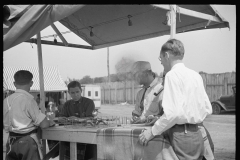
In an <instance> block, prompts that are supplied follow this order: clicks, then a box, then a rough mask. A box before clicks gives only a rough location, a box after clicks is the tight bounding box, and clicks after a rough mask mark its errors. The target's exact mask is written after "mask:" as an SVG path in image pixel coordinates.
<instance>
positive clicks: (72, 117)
mask: <svg viewBox="0 0 240 160" xmlns="http://www.w3.org/2000/svg"><path fill="white" fill-rule="evenodd" d="M77 119H79V118H78V117H76V116H71V117H68V120H77Z"/></svg>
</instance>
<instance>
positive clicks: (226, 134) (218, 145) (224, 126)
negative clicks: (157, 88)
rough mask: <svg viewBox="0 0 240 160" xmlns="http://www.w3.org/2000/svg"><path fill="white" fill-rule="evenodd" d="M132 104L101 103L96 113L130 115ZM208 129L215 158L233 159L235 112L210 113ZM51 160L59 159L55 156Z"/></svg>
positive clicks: (234, 151)
mask: <svg viewBox="0 0 240 160" xmlns="http://www.w3.org/2000/svg"><path fill="white" fill-rule="evenodd" d="M133 109H134V106H133V105H102V106H101V109H100V110H99V111H100V113H99V114H98V116H99V117H101V116H102V117H104V116H124V117H131V112H132V110H133ZM203 124H204V125H205V127H206V128H207V129H208V131H209V133H210V135H211V137H212V140H213V143H214V155H215V159H216V160H235V159H236V158H235V154H236V117H235V112H225V113H221V114H220V115H210V116H208V117H207V118H206V119H205V121H204V122H203ZM51 160H59V157H56V158H54V159H51Z"/></svg>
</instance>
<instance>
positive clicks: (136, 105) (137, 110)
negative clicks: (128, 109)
mask: <svg viewBox="0 0 240 160" xmlns="http://www.w3.org/2000/svg"><path fill="white" fill-rule="evenodd" d="M140 92H141V90H140V91H139V92H138V93H137V96H136V102H135V109H134V110H135V112H137V113H138V114H139V115H141V108H140V101H141V98H142V96H141V94H140Z"/></svg>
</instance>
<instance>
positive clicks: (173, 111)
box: [139, 39, 214, 160]
mask: <svg viewBox="0 0 240 160" xmlns="http://www.w3.org/2000/svg"><path fill="white" fill-rule="evenodd" d="M183 57H184V46H183V44H182V42H181V41H179V40H176V39H170V40H168V41H167V42H166V43H165V44H164V45H163V46H162V48H161V51H160V57H159V60H160V61H161V64H162V65H163V66H164V68H166V70H169V72H168V73H167V74H166V76H165V82H164V83H165V84H164V94H163V99H162V107H163V110H164V113H163V115H162V116H161V117H160V118H159V119H158V120H157V121H156V122H155V124H154V125H153V127H151V128H149V129H147V130H145V131H144V132H143V133H142V134H140V135H139V139H140V143H141V144H143V145H146V144H147V143H148V141H149V140H151V139H152V138H154V136H156V135H161V134H163V133H164V132H165V131H166V132H165V133H166V135H167V136H168V137H169V141H170V144H171V145H172V147H173V149H174V152H175V153H176V155H177V157H178V158H179V159H180V160H185V159H196V160H201V159H202V158H203V155H204V139H203V136H202V133H201V130H200V127H199V126H202V122H203V120H204V119H205V118H206V116H207V115H210V114H212V106H211V103H210V101H209V98H208V96H207V93H206V91H205V89H204V86H203V80H202V77H201V76H200V75H199V74H198V73H197V72H195V71H193V70H191V69H189V68H187V67H186V66H185V65H184V64H183V62H182V59H183ZM213 158H214V157H213Z"/></svg>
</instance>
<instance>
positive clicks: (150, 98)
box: [131, 61, 163, 123]
mask: <svg viewBox="0 0 240 160" xmlns="http://www.w3.org/2000/svg"><path fill="white" fill-rule="evenodd" d="M131 72H132V74H133V76H134V80H135V81H136V82H137V83H138V84H140V85H143V88H142V89H141V90H140V91H139V92H138V93H137V97H136V105H135V109H134V110H133V112H132V115H133V118H132V123H145V122H146V120H147V117H148V116H149V115H151V116H159V115H160V114H161V112H162V107H161V100H160V99H161V98H159V96H162V94H160V93H161V92H162V90H163V86H162V84H161V81H160V80H159V79H158V78H157V77H156V75H155V73H154V72H152V70H151V65H150V63H149V62H146V61H138V62H135V63H134V64H133V66H132V69H131Z"/></svg>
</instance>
